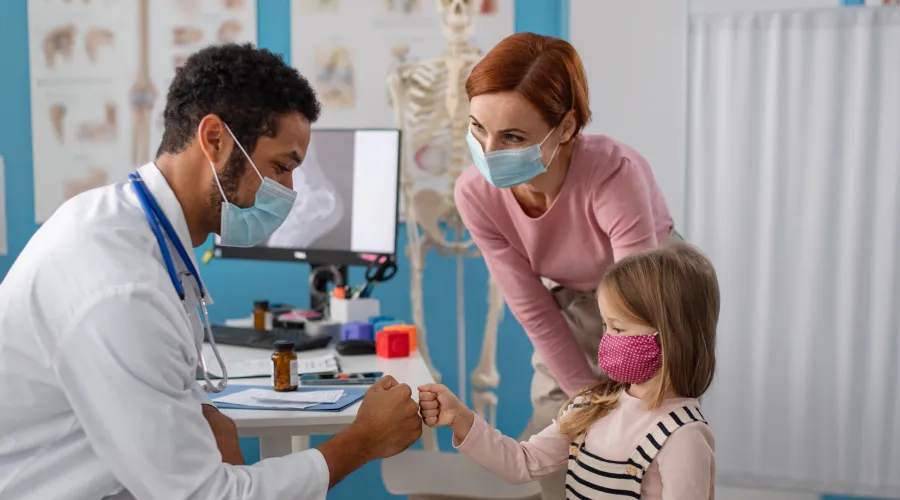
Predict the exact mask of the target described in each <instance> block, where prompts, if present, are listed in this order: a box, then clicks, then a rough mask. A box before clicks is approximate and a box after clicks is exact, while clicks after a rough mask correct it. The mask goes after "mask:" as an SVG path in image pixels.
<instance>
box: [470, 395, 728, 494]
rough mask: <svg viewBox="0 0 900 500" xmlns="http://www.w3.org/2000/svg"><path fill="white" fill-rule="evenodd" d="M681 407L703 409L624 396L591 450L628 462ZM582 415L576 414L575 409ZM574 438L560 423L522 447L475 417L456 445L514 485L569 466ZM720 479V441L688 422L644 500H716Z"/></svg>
mask: <svg viewBox="0 0 900 500" xmlns="http://www.w3.org/2000/svg"><path fill="white" fill-rule="evenodd" d="M682 406H700V405H699V403H698V402H697V400H696V399H687V398H679V399H668V400H666V401H665V402H664V403H663V405H662V406H661V407H660V408H657V409H656V410H652V411H650V410H647V409H646V407H645V406H644V403H643V401H641V400H640V399H637V398H634V397H631V396H629V395H628V394H623V395H622V397H621V399H620V402H619V406H618V407H617V408H616V409H614V410H613V411H611V412H610V413H609V415H607V416H606V417H604V418H602V419H600V420H599V421H597V422H596V423H595V424H594V425H593V426H592V427H591V428H590V429H589V430H588V433H587V436H586V437H585V441H584V446H585V450H587V451H588V452H590V453H592V454H594V455H598V456H600V457H603V458H605V459H607V460H617V461H624V460H628V458H630V457H631V455H632V453H634V451H635V449H637V447H638V445H640V444H641V441H642V440H643V439H644V437H645V436H646V435H647V433H648V432H649V431H650V430H652V428H653V427H654V426H656V423H657V422H659V421H660V420H661V419H662V418H663V417H664V416H665V415H666V414H667V413H669V412H670V411H672V410H675V409H677V408H681V407H682ZM576 411H577V410H576ZM571 442H572V440H571V439H569V437H568V436H564V435H562V434H560V432H559V426H557V423H556V422H553V424H552V425H551V426H550V427H547V428H546V429H544V430H543V431H541V432H540V433H538V434H537V435H535V436H533V437H532V438H531V439H529V440H528V442H522V443H518V442H516V441H515V440H514V439H512V438H510V437H507V436H504V435H502V434H501V433H500V431H498V430H496V429H492V428H491V427H490V426H489V425H488V424H487V422H485V421H484V420H483V419H481V418H478V417H476V418H475V425H473V426H472V430H471V431H469V435H468V436H466V439H465V441H463V442H462V443H460V442H459V441H457V440H456V439H455V438H454V442H453V445H454V446H455V447H457V449H458V450H459V451H460V452H461V453H463V454H464V455H466V456H467V457H469V458H471V459H472V460H474V461H475V462H477V463H478V464H479V465H481V466H482V467H484V468H485V469H487V470H489V471H491V472H493V473H494V474H497V475H498V476H500V477H502V478H503V479H505V480H507V481H509V482H511V483H526V482H529V481H534V480H536V479H538V478H539V477H541V476H544V475H547V474H550V473H552V472H555V471H557V470H560V469H563V468H565V467H566V466H567V461H568V458H569V445H570V444H571ZM715 477H716V460H715V441H714V439H713V435H712V432H711V431H710V429H709V427H708V426H707V425H706V424H704V423H702V422H691V423H688V424H685V425H684V426H682V427H681V428H680V429H678V430H676V431H675V432H673V433H672V435H671V436H670V437H669V438H668V439H667V440H666V442H665V444H663V447H662V449H661V450H660V451H659V453H658V454H657V455H656V458H655V459H654V460H653V462H652V463H651V464H650V468H649V469H648V470H647V473H646V474H645V475H644V478H643V481H642V483H641V484H642V486H641V498H642V499H643V500H660V499H662V498H665V499H666V500H701V499H710V500H711V499H712V498H713V490H714V486H715Z"/></svg>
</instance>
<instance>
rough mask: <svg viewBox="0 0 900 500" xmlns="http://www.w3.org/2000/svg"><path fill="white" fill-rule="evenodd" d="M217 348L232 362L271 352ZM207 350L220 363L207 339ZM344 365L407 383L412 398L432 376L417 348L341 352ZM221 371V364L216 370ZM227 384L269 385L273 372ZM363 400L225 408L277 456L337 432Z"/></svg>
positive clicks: (241, 429) (264, 450)
mask: <svg viewBox="0 0 900 500" xmlns="http://www.w3.org/2000/svg"><path fill="white" fill-rule="evenodd" d="M328 351H329V349H320V350H316V351H307V352H298V353H297V357H298V358H303V357H309V356H319V355H322V354H324V353H325V352H328ZM219 353H220V354H221V355H222V358H223V359H224V361H225V366H226V367H227V366H228V365H229V364H231V363H237V362H239V361H245V360H250V359H260V358H263V359H268V358H269V357H271V356H272V352H271V351H269V350H266V349H253V348H249V347H236V346H226V345H219ZM203 355H204V357H205V358H206V360H207V363H209V364H210V365H211V367H216V361H215V359H216V358H215V356H214V355H213V352H212V349H211V348H210V347H209V344H204V345H203ZM338 360H339V362H340V364H341V369H342V371H344V372H345V373H352V372H373V371H379V372H384V374H385V375H391V376H393V377H394V378H395V379H397V381H399V382H400V383H401V384H408V385H409V386H410V388H411V389H412V390H413V398H416V397H417V396H418V391H416V387H417V386H419V385H422V384H430V383H433V382H434V378H433V377H432V376H431V372H429V371H428V366H427V365H425V361H423V360H422V358H421V357H420V356H419V354H418V352H415V353H412V354H411V355H410V356H409V357H408V358H393V359H383V358H379V357H377V356H374V355H371V356H338ZM216 371H217V370H216ZM228 383H229V385H231V384H233V385H269V384H271V379H269V378H246V379H231V380H229V381H228ZM358 409H359V403H356V404H354V405H352V406H350V407H349V408H346V409H344V410H342V411H340V412H326V411H274V410H222V413H224V414H225V415H227V416H228V417H230V418H231V419H232V420H234V422H235V424H236V425H237V428H238V434H239V435H240V436H241V437H258V438H259V446H260V450H259V451H260V458H269V457H279V456H284V455H288V454H290V453H292V452H296V451H301V450H303V449H306V448H308V447H309V436H312V435H323V434H325V435H328V434H335V433H337V432H339V431H341V430H342V429H344V428H346V427H347V426H348V425H350V423H351V422H353V420H354V419H355V418H356V412H357V410H358Z"/></svg>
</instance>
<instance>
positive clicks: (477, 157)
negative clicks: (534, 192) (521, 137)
mask: <svg viewBox="0 0 900 500" xmlns="http://www.w3.org/2000/svg"><path fill="white" fill-rule="evenodd" d="M553 130H556V127H554V128H553V129H552V130H550V133H548V134H547V137H550V134H552V133H553ZM547 137H544V140H543V141H541V142H540V143H538V144H532V145H531V146H529V147H527V148H524V149H504V150H501V151H491V152H490V153H485V152H484V149H482V147H481V144H479V143H478V140H476V139H475V136H473V135H472V130H471V129H469V133H468V134H467V135H466V142H468V143H469V151H471V152H472V159H473V160H474V161H475V166H477V167H478V170H480V171H481V175H483V176H484V178H485V179H487V181H488V182H489V183H491V185H492V186H494V187H498V188H511V187H514V186H518V185H519V184H523V183H525V182H528V181H530V180H531V179H534V178H535V177H537V176H538V175H540V174H543V173H544V172H546V171H547V167H545V166H544V163H543V161H542V160H541V146H543V145H544V142H546V140H547ZM558 149H559V144H558V143H557V144H556V148H554V149H553V155H551V156H550V161H548V162H547V166H549V165H550V163H552V162H553V158H555V157H556V151H557V150H558Z"/></svg>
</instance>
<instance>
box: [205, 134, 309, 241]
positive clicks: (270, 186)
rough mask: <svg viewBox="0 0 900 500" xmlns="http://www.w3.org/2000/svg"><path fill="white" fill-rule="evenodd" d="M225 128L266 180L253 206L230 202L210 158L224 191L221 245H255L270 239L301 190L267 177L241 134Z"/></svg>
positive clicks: (220, 188)
mask: <svg viewBox="0 0 900 500" xmlns="http://www.w3.org/2000/svg"><path fill="white" fill-rule="evenodd" d="M225 129H226V130H228V133H229V134H231V138H232V139H234V143H235V144H237V147H238V148H240V150H241V152H242V153H244V156H245V157H247V161H249V162H250V166H251V167H253V170H254V171H255V172H256V175H258V176H259V178H260V179H261V180H262V184H261V185H260V186H259V190H258V191H256V202H255V203H254V204H253V206H252V207H249V208H241V207H239V206H237V205H233V204H231V203H229V202H228V199H227V198H226V197H225V191H224V190H223V189H222V184H221V183H220V182H219V175H218V173H217V172H216V166H215V165H213V163H212V162H209V166H210V167H211V168H212V170H213V175H214V176H215V177H216V185H218V186H219V192H220V193H222V230H221V234H220V235H219V236H221V238H222V239H221V242H220V244H221V245H225V246H230V247H243V248H246V247H252V246H254V245H258V244H260V243H262V242H263V241H265V240H266V238H268V237H269V236H271V235H272V233H274V232H275V230H276V229H278V227H279V226H281V224H282V223H283V222H284V219H285V218H286V217H287V216H288V214H289V213H290V211H291V209H292V208H293V207H294V200H295V199H296V198H297V192H296V191H294V190H292V189H288V188H286V187H284V186H282V185H281V184H279V183H277V182H275V181H273V180H272V179H269V178H268V177H263V176H262V174H260V173H259V169H258V168H256V165H255V164H254V163H253V160H251V159H250V155H248V154H247V151H245V150H244V147H243V146H241V143H240V142H238V140H237V137H235V136H234V134H232V133H231V129H230V128H228V125H225Z"/></svg>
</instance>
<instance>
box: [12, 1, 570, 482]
mask: <svg viewBox="0 0 900 500" xmlns="http://www.w3.org/2000/svg"><path fill="white" fill-rule="evenodd" d="M258 3H259V26H258V28H259V30H258V32H259V41H258V42H259V46H261V47H265V48H268V49H270V50H272V51H274V52H278V53H281V54H284V55H285V57H286V59H287V60H290V15H289V12H290V0H259V2H258ZM26 5H27V2H26V0H13V1H9V0H4V1H3V2H0V47H3V50H2V51H0V68H2V69H3V72H4V74H5V75H6V76H5V77H4V78H2V79H0V155H2V156H4V158H5V160H6V186H7V190H6V196H7V198H6V199H7V202H6V213H7V224H8V240H9V255H8V256H0V276H5V275H6V272H7V271H8V270H9V267H10V266H11V265H12V263H13V261H14V260H15V258H16V255H18V253H19V252H20V251H21V250H22V248H23V247H24V246H25V243H26V242H27V241H28V239H29V238H30V237H31V235H32V234H33V233H34V231H35V230H36V229H37V225H36V224H35V222H34V179H33V173H32V145H31V117H30V113H31V108H30V97H29V78H28V22H27V7H26ZM567 25H568V0H516V28H517V29H518V30H520V31H536V32H541V33H546V34H551V35H557V36H560V35H562V34H564V33H565V31H566V30H567V28H568V26H567ZM399 239H400V241H401V243H405V241H406V234H405V232H404V231H403V230H401V233H400V236H399ZM203 250H205V248H201V249H199V250H198V256H199V255H202V252H203ZM399 265H400V269H399V272H398V274H397V275H396V277H395V278H394V279H393V280H392V281H391V282H389V283H386V284H383V285H382V286H380V287H379V288H378V289H377V291H376V293H375V296H376V297H378V298H379V299H380V300H381V301H382V310H384V311H386V312H389V313H391V314H393V315H395V316H397V317H400V318H410V317H411V312H410V304H409V292H408V290H409V266H408V262H407V260H406V258H405V256H404V254H402V253H401V257H400V262H399ZM426 266H427V268H426V284H425V290H424V293H425V308H426V317H427V322H428V326H429V327H430V328H429V346H430V349H431V353H432V356H433V357H434V362H435V364H436V366H437V368H438V370H439V371H440V372H441V374H442V376H443V378H444V381H445V382H446V383H447V384H448V385H449V386H450V387H451V388H455V386H456V380H457V370H456V321H455V317H456V312H455V311H456V292H455V283H456V267H455V261H454V260H450V259H442V258H440V257H438V256H436V255H433V254H432V255H430V256H429V258H428V260H427V263H426ZM201 272H202V273H203V277H204V280H205V282H206V284H207V286H208V287H209V288H210V290H211V293H212V294H213V297H214V298H215V301H216V304H215V306H213V307H212V308H211V309H210V313H211V314H212V316H213V317H212V320H213V321H222V320H224V319H225V318H227V317H234V316H239V315H243V314H248V313H249V310H250V307H251V305H252V301H253V300H255V299H260V298H266V299H269V300H271V301H275V302H287V303H293V304H298V305H303V304H305V302H306V301H307V300H308V294H307V285H306V283H307V277H308V270H307V268H306V266H302V265H296V264H288V263H268V262H251V261H228V260H222V261H213V262H211V263H210V264H209V265H208V266H205V267H204V268H203V269H202V270H201ZM354 273H355V278H356V281H357V282H361V281H362V280H361V271H360V270H354ZM354 273H351V276H353V275H354ZM465 277H466V290H465V291H466V293H465V296H466V303H465V308H466V316H467V318H468V321H467V324H466V327H467V329H468V331H469V335H468V338H469V342H468V346H467V353H466V354H467V359H468V361H469V363H468V365H469V366H468V370H472V369H473V368H474V367H475V364H476V363H477V361H478V356H479V354H480V347H481V332H482V331H483V328H484V315H485V313H486V310H487V303H486V297H485V288H486V284H487V278H488V275H487V271H486V269H485V266H484V263H483V262H482V261H479V260H471V259H470V260H469V261H468V262H467V263H466V268H465ZM499 338H500V349H499V356H498V365H499V370H500V373H501V374H502V375H503V381H502V390H501V391H500V393H499V396H500V399H501V401H502V402H503V404H502V405H500V408H499V409H498V415H497V420H498V426H499V427H500V429H502V430H503V431H504V432H506V433H508V434H512V435H518V434H519V433H520V432H521V431H522V429H523V428H524V426H525V423H526V420H527V419H528V416H529V415H530V405H529V402H528V399H529V398H528V393H529V384H530V380H531V373H532V371H531V365H530V362H529V359H530V355H531V352H532V347H531V344H530V343H529V342H528V340H527V338H526V337H525V334H524V333H523V332H522V329H521V328H520V327H519V326H518V324H517V323H516V322H515V320H513V319H512V318H511V316H510V315H509V314H507V320H506V321H505V322H504V323H503V324H502V326H501V328H500V332H499ZM321 439H323V438H314V440H313V444H315V443H316V442H318V441H320V440H321ZM449 443H450V438H449V434H447V433H443V434H441V446H442V448H444V449H449V448H450V446H449ZM244 444H245V445H246V446H244V449H245V452H246V457H247V459H248V460H249V461H255V460H256V459H257V458H258V448H256V446H255V444H256V443H255V440H245V441H244ZM329 498H335V499H358V498H366V499H371V500H378V499H381V498H391V495H389V494H388V493H387V492H386V491H384V488H383V486H382V481H381V472H380V467H379V466H378V464H370V465H368V466H366V467H364V468H363V469H362V470H361V471H359V472H357V473H355V474H354V475H352V476H351V477H349V478H348V479H347V480H346V481H344V482H343V483H342V484H341V485H339V486H338V487H337V488H336V489H335V491H334V492H333V494H332V495H330V496H329Z"/></svg>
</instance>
